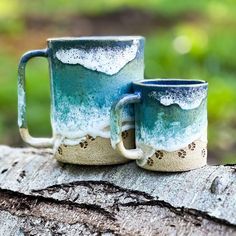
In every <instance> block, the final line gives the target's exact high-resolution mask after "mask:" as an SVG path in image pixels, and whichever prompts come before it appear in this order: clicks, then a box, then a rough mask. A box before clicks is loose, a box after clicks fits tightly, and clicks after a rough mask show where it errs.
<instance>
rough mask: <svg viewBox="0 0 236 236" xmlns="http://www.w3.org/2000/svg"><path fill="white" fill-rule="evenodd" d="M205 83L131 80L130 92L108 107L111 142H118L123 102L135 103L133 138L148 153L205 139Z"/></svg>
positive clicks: (195, 81) (173, 148) (196, 81)
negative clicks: (109, 108)
mask: <svg viewBox="0 0 236 236" xmlns="http://www.w3.org/2000/svg"><path fill="white" fill-rule="evenodd" d="M207 88H208V84H207V83H206V82H204V81H198V80H194V81H193V80H175V79H167V80H165V79H156V80H144V81H139V82H134V83H133V90H134V94H128V95H126V96H122V97H121V98H120V99H119V100H118V101H116V102H115V103H114V104H113V107H112V111H111V128H112V129H111V130H112V134H111V137H112V146H113V147H115V146H116V145H117V144H118V143H120V142H121V139H122V137H121V135H120V133H121V129H120V121H121V113H122V109H123V106H125V105H126V104H130V103H135V139H136V145H137V147H138V148H141V149H142V150H143V152H144V153H145V152H146V154H147V153H149V154H147V155H149V156H151V155H153V153H154V151H155V150H164V151H169V152H172V151H176V150H179V149H181V148H184V147H186V146H187V145H188V144H189V143H191V142H193V141H195V140H196V139H206V137H204V135H205V134H206V129H207Z"/></svg>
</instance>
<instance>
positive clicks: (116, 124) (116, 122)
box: [110, 93, 143, 160]
mask: <svg viewBox="0 0 236 236" xmlns="http://www.w3.org/2000/svg"><path fill="white" fill-rule="evenodd" d="M140 101H141V95H140V94H139V93H137V94H125V95H123V96H122V97H121V98H120V99H119V100H118V101H116V102H114V103H113V105H112V108H111V117H110V118H111V119H110V125H111V143H112V147H113V148H114V149H116V150H118V151H119V152H120V153H121V155H123V156H124V157H126V158H128V159H132V160H138V159H142V158H143V151H142V150H141V149H139V148H136V149H126V148H125V146H124V143H123V140H122V111H123V108H124V106H125V105H127V104H131V103H138V102H140Z"/></svg>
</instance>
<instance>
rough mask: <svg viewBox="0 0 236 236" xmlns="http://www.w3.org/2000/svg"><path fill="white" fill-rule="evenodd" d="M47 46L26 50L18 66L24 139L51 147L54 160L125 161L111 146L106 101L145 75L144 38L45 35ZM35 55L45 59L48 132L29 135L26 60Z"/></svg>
mask: <svg viewBox="0 0 236 236" xmlns="http://www.w3.org/2000/svg"><path fill="white" fill-rule="evenodd" d="M47 43H48V48H47V49H44V50H34V51H29V52H27V53H26V54H24V55H23V56H22V58H21V61H20V64H19V70H18V125H19V128H20V134H21V136H22V138H23V140H24V141H25V142H27V143H28V144H30V145H32V146H35V147H53V148H54V156H55V157H56V159H57V160H59V161H62V162H68V163H76V164H89V165H107V164H118V163H123V162H126V161H127V159H125V158H124V157H123V156H122V155H120V154H119V153H118V152H117V151H115V150H114V149H112V147H111V142H110V107H111V105H112V102H113V101H114V99H118V98H119V97H120V96H121V95H122V94H125V93H129V92H131V86H132V82H133V81H137V80H140V79H142V78H143V74H144V62H143V57H144V55H143V54H144V38H143V37H140V36H111V37H80V38H52V39H48V41H47ZM33 57H46V58H47V59H48V62H49V70H50V88H51V125H52V130H53V136H52V138H33V137H32V136H30V134H29V132H28V129H27V122H26V101H25V98H26V95H25V66H26V63H27V62H28V61H29V59H31V58H33ZM133 127H134V125H133V107H132V105H131V106H129V107H127V109H126V110H125V112H124V117H123V122H122V132H123V135H125V136H126V137H127V138H126V140H125V145H126V146H127V148H131V147H133V145H134V135H133Z"/></svg>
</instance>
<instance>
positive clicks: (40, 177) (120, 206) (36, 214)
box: [0, 146, 236, 236]
mask: <svg viewBox="0 0 236 236" xmlns="http://www.w3.org/2000/svg"><path fill="white" fill-rule="evenodd" d="M158 234H159V235H214V236H215V235H236V172H235V166H234V165H231V166H207V167H204V168H201V169H198V170H194V171H189V172H184V173H172V174H171V173H154V172H148V171H145V170H142V169H140V168H138V167H137V166H136V165H135V163H129V164H125V165H119V166H106V167H91V166H76V165H69V164H61V163H58V162H57V161H55V160H54V159H53V158H52V153H51V150H49V149H45V150H37V149H32V148H25V149H16V148H9V147H6V146H0V235H158Z"/></svg>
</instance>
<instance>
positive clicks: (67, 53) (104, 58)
mask: <svg viewBox="0 0 236 236" xmlns="http://www.w3.org/2000/svg"><path fill="white" fill-rule="evenodd" d="M138 44H139V41H138V40H137V39H134V40H133V44H131V45H127V46H126V47H125V48H123V47H120V46H116V47H109V46H107V47H93V48H90V49H79V48H71V49H69V50H63V49H61V50H59V51H57V52H56V57H57V59H58V60H60V61H61V62H62V63H65V64H73V65H74V64H80V65H82V66H84V67H85V68H87V69H90V70H94V71H98V72H103V73H105V74H107V75H114V74H116V73H117V72H119V71H120V70H121V69H122V68H123V67H124V66H125V65H126V64H127V63H128V62H130V61H132V60H133V59H134V58H135V56H136V54H137V51H138Z"/></svg>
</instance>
